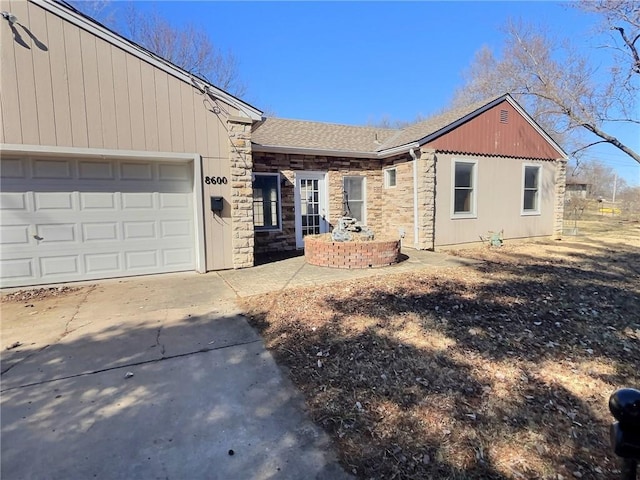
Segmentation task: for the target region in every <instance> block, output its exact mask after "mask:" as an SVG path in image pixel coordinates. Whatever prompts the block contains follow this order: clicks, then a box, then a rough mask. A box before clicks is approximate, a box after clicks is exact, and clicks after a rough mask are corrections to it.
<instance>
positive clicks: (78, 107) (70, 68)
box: [49, 15, 89, 147]
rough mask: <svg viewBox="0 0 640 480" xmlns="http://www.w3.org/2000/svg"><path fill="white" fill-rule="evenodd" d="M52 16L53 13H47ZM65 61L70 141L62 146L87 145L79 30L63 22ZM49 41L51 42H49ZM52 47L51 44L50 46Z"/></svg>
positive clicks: (85, 104)
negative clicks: (69, 115) (69, 113)
mask: <svg viewBox="0 0 640 480" xmlns="http://www.w3.org/2000/svg"><path fill="white" fill-rule="evenodd" d="M49 16H51V17H52V16H53V15H49ZM62 27H63V32H64V50H65V60H64V61H65V63H66V65H67V75H68V82H69V83H68V92H69V110H70V112H71V143H66V144H64V146H74V147H88V146H89V130H88V127H87V102H86V100H85V94H84V73H83V71H84V69H83V68H82V67H83V64H82V48H81V45H80V30H79V29H78V28H77V27H75V26H74V25H71V24H70V23H67V22H63V25H62ZM50 43H51V42H50ZM51 48H53V45H52V46H51Z"/></svg>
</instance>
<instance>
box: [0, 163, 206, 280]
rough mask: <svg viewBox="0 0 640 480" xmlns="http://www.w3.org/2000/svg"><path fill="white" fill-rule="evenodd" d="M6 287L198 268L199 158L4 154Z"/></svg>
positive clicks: (0, 202)
mask: <svg viewBox="0 0 640 480" xmlns="http://www.w3.org/2000/svg"><path fill="white" fill-rule="evenodd" d="M0 178H1V185H0V277H1V284H2V286H3V287H11V286H24V285H37V284H45V283H56V282H69V281H76V280H92V279H98V278H108V277H120V276H129V275H142V274H149V273H163V272H176V271H184V270H194V269H195V245H196V239H195V227H194V218H193V216H194V213H193V212H194V208H193V201H194V200H193V164H192V162H182V163H180V162H154V161H138V160H100V161H96V160H89V159H87V160H84V159H38V158H34V159H25V158H15V159H11V158H8V159H5V158H3V159H2V161H1V165H0Z"/></svg>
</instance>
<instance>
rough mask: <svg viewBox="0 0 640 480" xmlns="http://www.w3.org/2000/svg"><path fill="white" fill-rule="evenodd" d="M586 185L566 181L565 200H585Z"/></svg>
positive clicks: (587, 186)
mask: <svg viewBox="0 0 640 480" xmlns="http://www.w3.org/2000/svg"><path fill="white" fill-rule="evenodd" d="M588 189H589V184H588V183H581V182H574V181H571V180H567V188H566V190H565V198H566V199H567V200H569V199H571V198H587V190H588Z"/></svg>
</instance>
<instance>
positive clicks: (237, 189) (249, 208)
mask: <svg viewBox="0 0 640 480" xmlns="http://www.w3.org/2000/svg"><path fill="white" fill-rule="evenodd" d="M252 124H253V121H252V120H251V119H250V118H245V117H236V116H231V117H229V118H228V119H227V127H228V130H229V161H230V164H231V224H232V230H233V237H232V241H231V246H232V251H233V268H246V267H252V266H253V247H254V233H253V186H252V178H251V176H252V173H253V159H252V157H251V125H252Z"/></svg>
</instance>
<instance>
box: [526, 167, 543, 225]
mask: <svg viewBox="0 0 640 480" xmlns="http://www.w3.org/2000/svg"><path fill="white" fill-rule="evenodd" d="M540 172H541V168H540V165H524V171H523V173H522V176H523V181H522V184H523V189H522V213H523V214H525V215H526V214H538V213H540Z"/></svg>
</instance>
